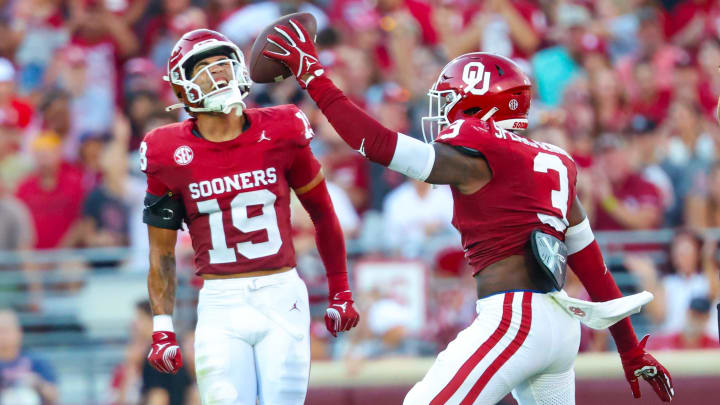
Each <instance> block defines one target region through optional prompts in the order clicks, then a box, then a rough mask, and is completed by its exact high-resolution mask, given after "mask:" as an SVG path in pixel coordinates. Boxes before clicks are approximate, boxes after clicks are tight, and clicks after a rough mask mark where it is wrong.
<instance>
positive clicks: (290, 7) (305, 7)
mask: <svg viewBox="0 0 720 405" xmlns="http://www.w3.org/2000/svg"><path fill="white" fill-rule="evenodd" d="M298 11H300V12H307V13H311V14H312V15H313V16H314V17H315V19H316V20H317V30H318V32H319V31H321V30H322V29H323V28H325V27H326V26H327V24H328V18H327V15H326V14H325V11H323V9H321V8H319V7H317V6H316V5H314V4H312V3H310V2H309V1H303V0H300V1H298V0H294V1H286V2H282V1H262V2H252V3H251V4H246V5H245V6H244V7H238V8H236V10H235V11H234V12H233V13H232V14H230V15H229V16H227V17H226V18H225V19H224V20H223V21H221V22H219V23H218V25H217V29H218V31H220V32H222V33H223V34H225V35H227V36H228V38H230V39H231V40H232V41H233V42H235V43H236V44H238V46H240V47H241V48H242V47H244V46H246V45H248V44H249V43H252V41H253V40H254V39H255V37H256V36H257V34H259V33H260V31H262V30H263V28H265V27H266V26H267V25H268V24H270V23H271V22H273V21H274V20H277V19H278V18H280V17H281V16H283V15H285V14H290V13H293V12H298Z"/></svg>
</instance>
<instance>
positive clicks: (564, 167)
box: [436, 119, 577, 272]
mask: <svg viewBox="0 0 720 405" xmlns="http://www.w3.org/2000/svg"><path fill="white" fill-rule="evenodd" d="M436 142H440V143H445V144H448V145H453V146H459V147H465V148H469V149H472V150H473V151H478V152H480V153H481V154H482V155H483V156H484V158H485V160H486V161H487V163H488V166H490V170H491V171H492V179H491V180H490V182H489V183H488V184H487V185H485V187H483V188H482V189H480V190H478V191H477V192H475V193H473V194H462V193H461V192H460V191H459V190H457V189H456V188H455V187H452V193H453V199H454V204H455V207H454V215H453V225H454V226H455V227H456V228H457V229H458V231H460V235H461V237H462V243H463V247H464V248H465V256H466V257H467V258H468V261H469V262H470V265H472V266H473V268H475V271H476V272H478V271H480V270H482V269H484V268H485V267H487V266H488V265H490V264H492V263H494V262H497V261H498V260H501V259H504V258H506V257H508V256H511V255H515V254H521V253H522V252H523V251H524V248H525V246H526V243H527V242H528V241H529V239H530V233H531V232H532V231H533V230H534V229H541V230H543V231H544V232H546V233H548V234H551V235H553V236H555V237H557V238H559V239H560V240H565V229H566V228H567V227H568V220H567V214H568V212H569V210H570V207H571V206H572V202H573V200H574V199H575V181H576V177H577V169H576V168H575V162H574V161H573V160H572V158H571V157H570V155H568V154H567V153H566V152H565V151H564V150H562V149H561V148H559V147H557V146H554V145H550V144H546V143H542V142H536V141H533V140H530V139H527V138H524V137H522V136H519V135H516V134H514V133H512V132H510V131H505V130H503V129H501V128H498V127H496V126H495V125H493V124H492V123H487V122H483V121H480V120H476V119H468V120H457V121H455V122H453V123H452V124H451V125H450V126H449V127H447V128H446V129H445V130H443V131H442V132H440V134H439V135H438V137H437V139H436Z"/></svg>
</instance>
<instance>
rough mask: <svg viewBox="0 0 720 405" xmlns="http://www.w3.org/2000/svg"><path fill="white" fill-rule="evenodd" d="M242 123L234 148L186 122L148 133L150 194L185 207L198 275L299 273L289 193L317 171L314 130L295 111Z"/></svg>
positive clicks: (250, 112) (283, 109)
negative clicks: (283, 270)
mask: <svg viewBox="0 0 720 405" xmlns="http://www.w3.org/2000/svg"><path fill="white" fill-rule="evenodd" d="M244 115H245V117H246V119H247V121H248V123H246V125H245V129H244V131H243V132H242V133H241V134H240V135H239V136H237V137H236V138H235V139H232V140H229V141H225V142H212V141H208V140H206V139H204V138H202V136H201V135H200V133H199V132H198V130H197V127H196V125H195V120H194V119H188V120H186V121H183V122H181V123H177V124H171V125H167V126H163V127H160V128H157V129H155V130H153V131H151V132H149V133H148V134H147V135H146V136H145V139H144V141H143V143H142V144H141V146H140V155H141V158H140V160H141V162H140V165H141V169H142V170H143V171H144V172H145V173H146V174H147V180H148V188H147V192H148V193H149V194H152V195H154V196H163V195H165V194H167V193H168V192H169V193H172V195H173V198H181V199H182V202H183V205H184V208H185V219H184V220H185V222H186V223H187V225H188V228H189V231H190V236H191V239H192V245H193V248H194V250H195V258H194V260H195V268H196V273H197V274H199V275H201V274H236V273H242V272H248V271H255V270H270V269H277V268H281V267H286V266H287V267H294V266H295V250H294V248H293V244H292V238H291V226H290V188H291V187H292V188H299V187H302V186H305V185H307V184H308V183H310V182H311V181H312V180H313V179H314V178H315V177H316V176H317V174H318V172H319V170H320V164H319V163H318V162H317V160H316V159H315V158H314V156H313V155H312V152H311V151H310V147H309V143H310V140H311V138H312V136H313V133H312V130H311V129H310V125H309V123H308V120H307V118H306V117H305V115H304V114H303V113H302V112H301V111H300V110H299V109H298V108H297V107H295V106H294V105H284V106H277V107H271V108H259V109H246V110H245V111H244ZM248 124H249V126H248Z"/></svg>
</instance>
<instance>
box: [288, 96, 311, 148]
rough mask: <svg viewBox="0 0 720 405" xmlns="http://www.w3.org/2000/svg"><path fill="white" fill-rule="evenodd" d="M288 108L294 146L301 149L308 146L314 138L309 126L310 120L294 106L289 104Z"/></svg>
mask: <svg viewBox="0 0 720 405" xmlns="http://www.w3.org/2000/svg"><path fill="white" fill-rule="evenodd" d="M288 107H289V108H288V110H289V113H290V117H288V119H289V120H290V122H291V123H292V128H293V134H292V135H293V141H294V144H295V146H298V147H300V148H302V147H305V146H308V145H310V141H311V140H312V138H313V137H314V136H315V132H313V130H312V127H311V126H310V120H309V119H308V117H307V116H306V115H305V113H304V112H302V110H301V109H299V108H298V107H297V106H296V105H292V104H291V105H289V106H288Z"/></svg>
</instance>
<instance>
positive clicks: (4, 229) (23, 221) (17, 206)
mask: <svg viewBox="0 0 720 405" xmlns="http://www.w3.org/2000/svg"><path fill="white" fill-rule="evenodd" d="M31 223H32V220H31V218H30V213H29V212H28V210H27V208H25V205H24V204H23V203H22V202H20V201H19V200H18V199H17V198H15V197H14V196H13V195H12V193H10V192H9V191H8V190H7V189H5V187H4V185H3V181H2V178H0V252H1V251H21V250H26V249H30V248H31V247H32V246H33V244H34V239H35V234H33V230H32V228H31V227H30V224H31ZM2 268H3V266H2V265H0V269H2Z"/></svg>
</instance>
